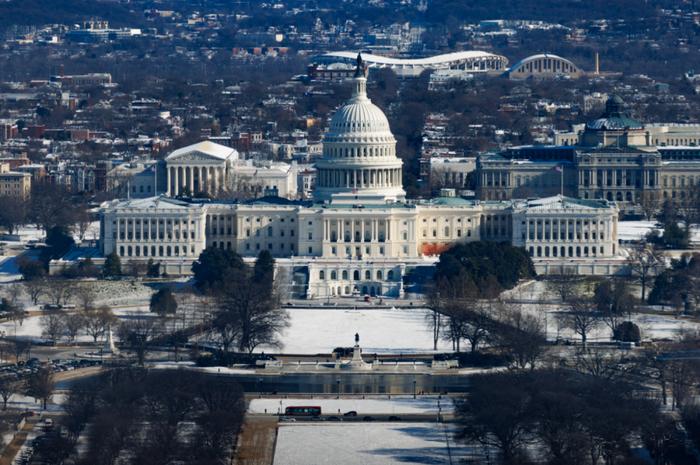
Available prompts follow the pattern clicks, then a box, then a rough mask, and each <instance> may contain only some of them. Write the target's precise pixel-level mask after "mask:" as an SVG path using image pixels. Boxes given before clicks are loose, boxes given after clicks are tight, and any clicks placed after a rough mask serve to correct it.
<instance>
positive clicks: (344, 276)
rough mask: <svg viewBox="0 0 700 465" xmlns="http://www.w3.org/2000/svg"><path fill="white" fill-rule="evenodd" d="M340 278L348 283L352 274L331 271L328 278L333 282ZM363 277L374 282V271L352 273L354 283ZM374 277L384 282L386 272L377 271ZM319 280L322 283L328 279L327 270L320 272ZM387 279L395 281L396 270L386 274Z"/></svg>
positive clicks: (346, 271)
mask: <svg viewBox="0 0 700 465" xmlns="http://www.w3.org/2000/svg"><path fill="white" fill-rule="evenodd" d="M338 276H340V279H341V280H344V281H347V280H348V279H349V276H350V272H349V271H348V270H342V271H340V273H339V272H338V271H337V270H331V271H330V272H329V273H328V277H329V279H330V280H331V281H337V280H338ZM362 276H364V280H365V281H370V280H372V271H371V270H365V272H364V273H362V272H361V271H360V270H355V271H353V272H352V280H353V281H360V279H361V277H362ZM374 277H375V279H376V280H377V281H382V280H384V272H383V271H382V270H377V271H376V272H375V273H374ZM318 279H319V280H321V281H325V279H326V271H325V270H320V271H319V272H318ZM386 279H387V281H393V280H394V270H389V271H387V272H386Z"/></svg>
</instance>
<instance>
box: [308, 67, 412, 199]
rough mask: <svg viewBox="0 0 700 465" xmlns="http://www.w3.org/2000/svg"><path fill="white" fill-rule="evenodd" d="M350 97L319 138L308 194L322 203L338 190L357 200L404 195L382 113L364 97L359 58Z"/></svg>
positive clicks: (399, 166) (365, 89) (397, 161)
mask: <svg viewBox="0 0 700 465" xmlns="http://www.w3.org/2000/svg"><path fill="white" fill-rule="evenodd" d="M353 83H354V86H355V90H354V92H353V95H352V98H351V99H350V100H349V101H348V102H347V103H346V104H345V105H343V106H342V107H341V108H340V109H338V111H336V112H335V114H334V115H333V117H332V118H331V121H330V124H329V127H328V132H327V133H326V134H325V136H324V138H323V157H322V158H321V159H320V160H319V161H318V162H317V163H316V169H317V176H316V189H315V191H314V198H315V199H316V200H318V201H328V200H331V199H332V198H333V197H334V196H336V195H338V194H350V195H353V196H355V197H356V198H357V199H358V200H360V196H365V198H364V199H363V200H365V201H368V199H369V198H370V197H371V198H373V199H378V198H379V199H381V200H383V201H395V200H402V199H403V198H405V196H406V193H405V191H404V190H403V186H402V181H401V166H402V162H401V160H399V159H398V158H397V157H396V139H394V135H393V134H392V133H391V128H390V127H389V120H388V119H387V117H386V115H385V114H384V112H383V111H382V110H381V109H380V108H379V107H378V106H376V105H374V104H373V103H372V101H371V100H370V99H369V98H368V97H367V87H366V86H367V78H366V77H365V67H364V65H363V63H362V59H361V58H360V57H359V56H358V66H357V70H356V71H355V78H354V79H353Z"/></svg>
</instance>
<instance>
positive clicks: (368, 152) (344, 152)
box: [326, 147, 391, 158]
mask: <svg viewBox="0 0 700 465" xmlns="http://www.w3.org/2000/svg"><path fill="white" fill-rule="evenodd" d="M326 154H327V155H329V156H330V157H334V158H342V157H345V158H351V157H388V156H390V155H391V149H390V148H389V147H345V148H340V147H328V148H326Z"/></svg>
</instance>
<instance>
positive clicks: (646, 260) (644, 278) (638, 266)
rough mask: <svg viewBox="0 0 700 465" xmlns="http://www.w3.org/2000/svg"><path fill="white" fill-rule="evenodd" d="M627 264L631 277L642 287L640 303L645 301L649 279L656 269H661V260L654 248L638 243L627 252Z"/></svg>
mask: <svg viewBox="0 0 700 465" xmlns="http://www.w3.org/2000/svg"><path fill="white" fill-rule="evenodd" d="M627 264H628V266H629V267H630V271H631V272H632V276H636V277H637V279H638V280H639V284H641V286H642V302H644V301H646V290H647V285H648V283H649V280H650V278H651V277H652V276H653V275H654V274H655V272H656V270H657V268H658V267H660V266H661V267H663V263H662V262H661V258H660V257H659V255H658V254H657V253H656V251H655V250H654V248H653V247H652V246H651V245H650V244H647V243H640V244H639V245H637V246H635V247H633V248H632V249H630V251H629V258H628V259H627Z"/></svg>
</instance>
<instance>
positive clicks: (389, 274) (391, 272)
mask: <svg viewBox="0 0 700 465" xmlns="http://www.w3.org/2000/svg"><path fill="white" fill-rule="evenodd" d="M386 279H388V280H389V281H391V280H393V279H394V270H389V271H387V273H386Z"/></svg>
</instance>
